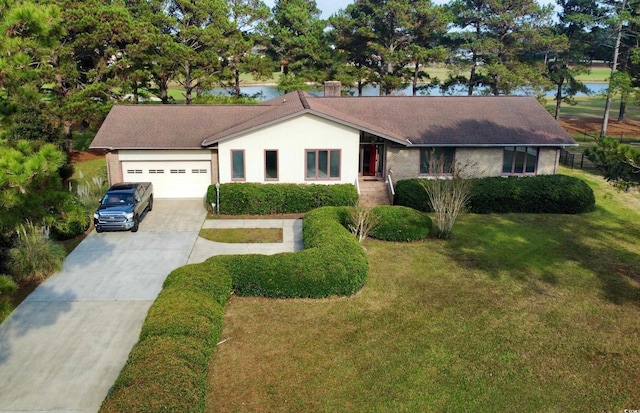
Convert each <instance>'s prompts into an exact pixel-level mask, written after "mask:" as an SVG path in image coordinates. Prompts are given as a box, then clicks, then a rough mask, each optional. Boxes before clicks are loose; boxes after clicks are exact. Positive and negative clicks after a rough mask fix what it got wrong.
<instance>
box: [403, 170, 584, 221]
mask: <svg viewBox="0 0 640 413" xmlns="http://www.w3.org/2000/svg"><path fill="white" fill-rule="evenodd" d="M422 182H423V180H422V179H405V180H400V181H398V183H397V185H396V199H395V202H396V204H398V205H404V206H407V207H410V208H414V209H417V210H419V211H426V212H430V211H431V207H430V205H429V199H428V197H427V194H426V192H425V190H424V188H423V187H422ZM594 207H595V195H594V194H593V190H592V189H591V187H589V185H587V183H586V182H584V181H582V180H581V179H579V178H575V177H572V176H566V175H540V176H531V177H508V178H503V177H489V178H476V179H472V185H471V198H470V201H469V205H468V211H469V212H472V213H476V214H490V213H551V214H581V213H584V212H589V211H592V210H593V208H594Z"/></svg>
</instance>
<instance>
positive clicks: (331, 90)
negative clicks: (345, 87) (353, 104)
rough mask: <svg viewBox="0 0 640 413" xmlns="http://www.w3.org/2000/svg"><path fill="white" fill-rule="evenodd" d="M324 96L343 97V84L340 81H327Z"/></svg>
mask: <svg viewBox="0 0 640 413" xmlns="http://www.w3.org/2000/svg"><path fill="white" fill-rule="evenodd" d="M324 95H325V96H331V97H336V96H338V97H340V96H342V83H340V81H339V80H327V81H326V82H324Z"/></svg>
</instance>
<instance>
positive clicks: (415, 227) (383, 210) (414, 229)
mask: <svg viewBox="0 0 640 413" xmlns="http://www.w3.org/2000/svg"><path fill="white" fill-rule="evenodd" d="M373 213H374V214H375V215H376V216H378V217H379V221H378V224H377V225H376V226H375V227H374V228H373V230H372V231H371V233H370V234H369V235H370V236H371V237H372V238H376V239H380V240H383V241H394V242H398V241H399V242H410V241H417V240H421V239H425V238H427V237H428V236H429V232H431V227H432V223H431V218H429V217H428V216H426V215H425V214H423V213H421V212H419V211H416V210H415V209H413V208H408V207H404V206H399V205H396V206H390V205H381V206H377V207H375V208H373Z"/></svg>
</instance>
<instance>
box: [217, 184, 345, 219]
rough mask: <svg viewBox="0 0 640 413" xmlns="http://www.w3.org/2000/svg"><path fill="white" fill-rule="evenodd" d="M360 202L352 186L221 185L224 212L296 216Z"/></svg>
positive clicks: (221, 208)
mask: <svg viewBox="0 0 640 413" xmlns="http://www.w3.org/2000/svg"><path fill="white" fill-rule="evenodd" d="M357 200H358V193H357V191H356V187H355V186H353V185H350V184H336V185H315V184H312V185H296V184H258V183H248V182H247V183H230V184H222V185H220V213H221V214H228V215H242V214H255V215H267V214H296V213H302V212H308V211H311V210H312V209H315V208H320V207H323V206H349V205H354V204H355V203H356V201H357ZM207 202H208V204H209V205H211V204H212V203H215V202H216V187H215V185H211V186H209V189H208V190H207Z"/></svg>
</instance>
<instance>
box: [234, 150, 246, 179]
mask: <svg viewBox="0 0 640 413" xmlns="http://www.w3.org/2000/svg"><path fill="white" fill-rule="evenodd" d="M244 179H245V175H244V150H234V151H231V180H232V181H244Z"/></svg>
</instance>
